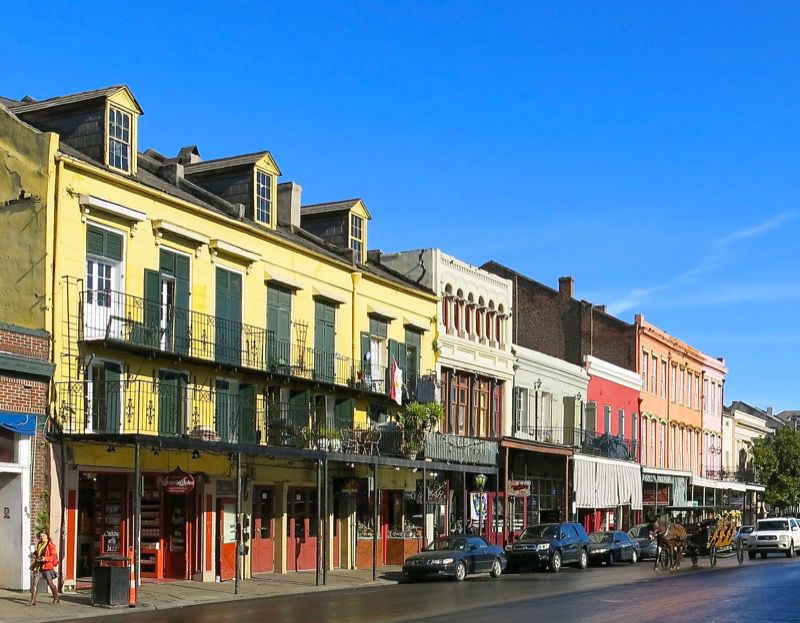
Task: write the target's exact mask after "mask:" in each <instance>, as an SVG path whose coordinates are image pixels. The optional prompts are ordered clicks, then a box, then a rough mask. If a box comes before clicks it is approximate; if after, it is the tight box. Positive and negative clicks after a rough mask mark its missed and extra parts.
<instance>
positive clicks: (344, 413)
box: [333, 398, 356, 430]
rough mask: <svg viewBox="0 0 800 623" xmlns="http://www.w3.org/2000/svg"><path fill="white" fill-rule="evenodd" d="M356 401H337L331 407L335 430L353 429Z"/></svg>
mask: <svg viewBox="0 0 800 623" xmlns="http://www.w3.org/2000/svg"><path fill="white" fill-rule="evenodd" d="M355 406H356V401H355V400H353V399H352V398H351V399H350V400H337V401H336V404H335V406H334V407H333V417H334V426H335V427H336V429H337V430H341V429H343V428H353V424H354V413H355Z"/></svg>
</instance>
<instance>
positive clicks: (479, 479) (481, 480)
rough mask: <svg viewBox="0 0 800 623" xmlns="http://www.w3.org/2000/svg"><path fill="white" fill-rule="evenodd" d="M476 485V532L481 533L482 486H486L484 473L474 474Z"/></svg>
mask: <svg viewBox="0 0 800 623" xmlns="http://www.w3.org/2000/svg"><path fill="white" fill-rule="evenodd" d="M475 484H476V485H477V486H478V491H479V493H478V534H480V535H483V488H484V487H485V486H486V474H475Z"/></svg>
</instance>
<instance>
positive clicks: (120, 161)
mask: <svg viewBox="0 0 800 623" xmlns="http://www.w3.org/2000/svg"><path fill="white" fill-rule="evenodd" d="M108 166H110V167H113V168H115V169H119V170H120V171H125V172H126V173H130V170H131V116H130V114H128V113H126V112H122V111H121V110H120V109H118V108H114V107H113V106H109V108H108Z"/></svg>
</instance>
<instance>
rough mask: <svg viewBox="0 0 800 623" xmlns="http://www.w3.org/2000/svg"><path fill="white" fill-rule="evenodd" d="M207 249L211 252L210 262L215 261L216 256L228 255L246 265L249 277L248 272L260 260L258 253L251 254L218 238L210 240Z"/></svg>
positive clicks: (248, 272)
mask: <svg viewBox="0 0 800 623" xmlns="http://www.w3.org/2000/svg"><path fill="white" fill-rule="evenodd" d="M208 249H209V251H210V252H211V262H212V263H214V262H215V261H216V258H217V256H218V255H219V254H220V253H222V254H224V255H229V256H231V257H235V258H236V259H239V260H244V261H245V263H246V264H247V274H248V275H249V274H250V272H251V271H252V270H253V265H254V264H255V263H256V262H257V261H258V260H260V259H261V254H260V253H253V252H252V251H248V250H247V249H243V248H242V247H239V246H236V245H235V244H231V243H230V242H225V241H224V240H219V239H218V238H212V239H211V240H210V241H209V243H208Z"/></svg>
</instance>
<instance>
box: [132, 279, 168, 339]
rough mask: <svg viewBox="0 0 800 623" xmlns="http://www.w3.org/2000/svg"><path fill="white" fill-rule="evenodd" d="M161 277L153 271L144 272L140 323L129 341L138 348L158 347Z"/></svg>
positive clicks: (133, 330) (135, 326) (134, 328)
mask: <svg viewBox="0 0 800 623" xmlns="http://www.w3.org/2000/svg"><path fill="white" fill-rule="evenodd" d="M160 286H161V276H160V275H159V274H158V273H157V272H156V271H154V270H148V269H146V268H145V270H144V301H143V305H142V322H141V324H137V325H134V327H133V329H132V332H131V341H132V342H133V343H134V344H136V345H138V346H146V347H147V348H157V347H158V345H159V337H160V335H161V331H160V323H161V319H160V314H161V306H160V304H159V295H160V293H159V288H160Z"/></svg>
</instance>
